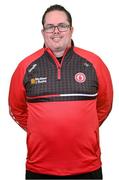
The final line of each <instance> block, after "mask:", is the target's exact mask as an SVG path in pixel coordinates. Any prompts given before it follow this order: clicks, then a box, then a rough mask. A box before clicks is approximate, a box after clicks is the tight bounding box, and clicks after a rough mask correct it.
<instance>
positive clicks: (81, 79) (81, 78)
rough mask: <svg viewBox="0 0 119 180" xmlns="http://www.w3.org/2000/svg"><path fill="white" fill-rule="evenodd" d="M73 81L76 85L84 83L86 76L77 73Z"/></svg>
mask: <svg viewBox="0 0 119 180" xmlns="http://www.w3.org/2000/svg"><path fill="white" fill-rule="evenodd" d="M75 81H76V82H78V83H83V82H85V81H86V76H85V74H84V73H82V72H79V73H77V74H75Z"/></svg>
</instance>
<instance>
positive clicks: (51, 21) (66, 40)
mask: <svg viewBox="0 0 119 180" xmlns="http://www.w3.org/2000/svg"><path fill="white" fill-rule="evenodd" d="M58 25H61V26H64V25H66V26H68V27H67V30H66V31H60V30H58V28H57V27H55V28H54V31H53V32H47V30H46V31H45V28H46V29H47V27H48V28H49V27H52V26H58ZM69 25H70V24H69V22H68V20H67V16H66V14H65V12H63V11H58V10H56V11H51V12H48V13H47V14H46V16H45V23H44V29H43V30H42V34H43V37H44V42H45V46H46V47H48V48H50V49H51V50H52V51H53V52H54V53H55V52H61V51H62V52H63V51H65V49H66V48H67V47H70V46H71V37H72V32H73V28H72V27H70V26H69Z"/></svg>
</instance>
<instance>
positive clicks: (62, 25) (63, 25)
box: [59, 24, 67, 28]
mask: <svg viewBox="0 0 119 180" xmlns="http://www.w3.org/2000/svg"><path fill="white" fill-rule="evenodd" d="M59 27H62V28H65V27H67V25H66V24H59Z"/></svg>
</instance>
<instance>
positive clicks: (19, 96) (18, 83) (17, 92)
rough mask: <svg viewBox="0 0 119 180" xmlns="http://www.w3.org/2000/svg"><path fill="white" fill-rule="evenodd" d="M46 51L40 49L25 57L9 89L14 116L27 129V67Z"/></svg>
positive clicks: (12, 114)
mask: <svg viewBox="0 0 119 180" xmlns="http://www.w3.org/2000/svg"><path fill="white" fill-rule="evenodd" d="M43 53H44V49H40V50H38V51H36V52H35V53H33V54H32V55H30V56H28V57H27V58H25V59H24V60H23V61H21V63H20V64H19V65H18V67H17V68H16V70H15V72H14V74H13V76H12V79H11V83H10V89H9V109H10V115H11V116H12V118H13V119H14V120H15V121H16V122H17V123H18V124H19V125H20V126H21V127H22V128H23V129H25V130H26V129H27V116H28V112H27V103H26V92H25V88H24V84H23V80H24V75H25V72H26V69H27V67H28V65H29V64H30V63H32V62H33V61H34V60H36V59H37V58H38V57H40V56H41V55H42V54H43Z"/></svg>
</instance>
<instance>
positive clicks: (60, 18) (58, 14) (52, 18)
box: [45, 11, 68, 24]
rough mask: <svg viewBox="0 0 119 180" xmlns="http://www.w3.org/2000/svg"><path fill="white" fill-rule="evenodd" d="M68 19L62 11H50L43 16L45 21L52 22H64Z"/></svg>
mask: <svg viewBox="0 0 119 180" xmlns="http://www.w3.org/2000/svg"><path fill="white" fill-rule="evenodd" d="M66 21H68V20H67V15H66V14H65V12H63V11H50V12H48V13H47V14H46V16H45V23H48V24H54V23H64V22H66Z"/></svg>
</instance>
